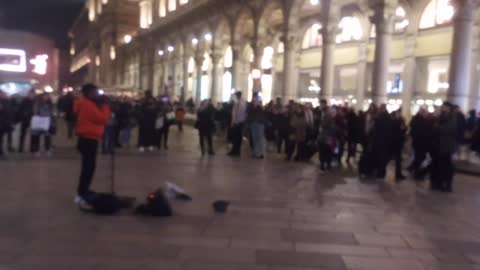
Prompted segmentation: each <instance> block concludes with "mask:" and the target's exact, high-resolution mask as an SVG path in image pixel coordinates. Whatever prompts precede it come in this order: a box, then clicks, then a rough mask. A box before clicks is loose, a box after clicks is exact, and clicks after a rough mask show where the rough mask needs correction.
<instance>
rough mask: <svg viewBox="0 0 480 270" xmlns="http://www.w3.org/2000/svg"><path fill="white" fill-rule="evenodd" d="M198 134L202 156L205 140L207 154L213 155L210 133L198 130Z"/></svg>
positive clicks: (209, 131)
mask: <svg viewBox="0 0 480 270" xmlns="http://www.w3.org/2000/svg"><path fill="white" fill-rule="evenodd" d="M198 133H199V134H198V135H199V137H200V149H201V150H202V155H203V154H205V140H207V145H208V153H213V143H212V131H211V130H203V129H199V130H198Z"/></svg>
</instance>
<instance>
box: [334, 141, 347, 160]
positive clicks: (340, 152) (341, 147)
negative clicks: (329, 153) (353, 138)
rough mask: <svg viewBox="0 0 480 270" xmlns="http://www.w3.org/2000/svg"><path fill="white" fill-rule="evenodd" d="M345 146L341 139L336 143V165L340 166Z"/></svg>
mask: <svg viewBox="0 0 480 270" xmlns="http://www.w3.org/2000/svg"><path fill="white" fill-rule="evenodd" d="M345 144H346V142H345V140H343V139H342V140H339V141H338V153H337V154H336V155H335V158H336V160H337V161H338V164H342V157H343V153H344V151H345Z"/></svg>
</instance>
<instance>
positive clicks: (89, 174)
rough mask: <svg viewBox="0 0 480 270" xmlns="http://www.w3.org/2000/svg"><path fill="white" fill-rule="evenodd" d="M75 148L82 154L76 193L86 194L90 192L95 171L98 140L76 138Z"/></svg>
mask: <svg viewBox="0 0 480 270" xmlns="http://www.w3.org/2000/svg"><path fill="white" fill-rule="evenodd" d="M77 149H78V151H79V152H80V154H81V155H82V164H81V170H80V179H79V183H78V188H77V193H78V195H79V196H86V195H88V193H90V185H91V184H92V179H93V175H94V173H95V167H96V162H97V149H98V141H96V140H92V139H86V138H78V144H77Z"/></svg>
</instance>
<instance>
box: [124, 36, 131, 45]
mask: <svg viewBox="0 0 480 270" xmlns="http://www.w3.org/2000/svg"><path fill="white" fill-rule="evenodd" d="M123 42H125V44H128V43H130V42H132V36H130V35H125V36H123Z"/></svg>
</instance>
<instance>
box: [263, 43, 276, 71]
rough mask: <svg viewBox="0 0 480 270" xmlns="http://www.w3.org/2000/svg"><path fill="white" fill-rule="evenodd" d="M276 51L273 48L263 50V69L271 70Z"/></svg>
mask: <svg viewBox="0 0 480 270" xmlns="http://www.w3.org/2000/svg"><path fill="white" fill-rule="evenodd" d="M274 53H275V51H274V50H273V48H272V47H266V48H265V49H263V57H262V69H271V68H272V66H273V64H272V59H273V54H274Z"/></svg>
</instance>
